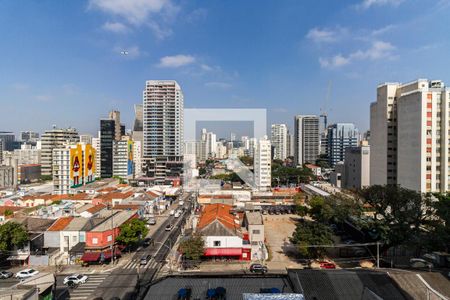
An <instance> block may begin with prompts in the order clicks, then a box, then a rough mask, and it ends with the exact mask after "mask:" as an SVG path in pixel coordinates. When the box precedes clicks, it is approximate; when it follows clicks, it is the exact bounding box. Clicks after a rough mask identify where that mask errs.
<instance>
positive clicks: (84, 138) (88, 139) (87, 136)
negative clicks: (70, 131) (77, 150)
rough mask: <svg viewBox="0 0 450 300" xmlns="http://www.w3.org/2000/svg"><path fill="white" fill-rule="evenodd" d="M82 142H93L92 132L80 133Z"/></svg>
mask: <svg viewBox="0 0 450 300" xmlns="http://www.w3.org/2000/svg"><path fill="white" fill-rule="evenodd" d="M80 143H84V144H92V135H90V134H80Z"/></svg>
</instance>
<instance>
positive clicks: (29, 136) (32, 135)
mask: <svg viewBox="0 0 450 300" xmlns="http://www.w3.org/2000/svg"><path fill="white" fill-rule="evenodd" d="M38 139H39V133H37V132H34V131H21V132H20V140H21V141H22V142H26V143H27V142H36V141H37V140H38Z"/></svg>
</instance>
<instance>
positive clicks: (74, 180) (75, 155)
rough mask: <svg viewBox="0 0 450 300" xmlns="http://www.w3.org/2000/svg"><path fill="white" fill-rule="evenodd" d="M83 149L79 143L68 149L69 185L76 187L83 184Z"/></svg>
mask: <svg viewBox="0 0 450 300" xmlns="http://www.w3.org/2000/svg"><path fill="white" fill-rule="evenodd" d="M82 163H83V149H82V148H81V144H78V145H77V147H76V148H71V149H70V176H69V180H70V187H71V188H76V187H79V186H81V185H83V165H82Z"/></svg>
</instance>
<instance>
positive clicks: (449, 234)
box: [426, 193, 450, 252]
mask: <svg viewBox="0 0 450 300" xmlns="http://www.w3.org/2000/svg"><path fill="white" fill-rule="evenodd" d="M434 196H435V197H436V199H437V201H434V202H433V203H432V206H433V208H434V210H435V214H434V216H435V218H433V220H432V222H431V226H430V228H431V229H430V230H431V232H428V234H426V237H427V248H429V249H430V250H433V251H445V252H450V193H446V194H435V195H434ZM436 217H437V218H436Z"/></svg>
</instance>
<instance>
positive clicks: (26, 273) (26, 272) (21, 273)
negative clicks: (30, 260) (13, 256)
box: [16, 269, 39, 279]
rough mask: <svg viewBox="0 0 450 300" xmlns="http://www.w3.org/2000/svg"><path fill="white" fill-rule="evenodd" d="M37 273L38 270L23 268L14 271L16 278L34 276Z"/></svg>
mask: <svg viewBox="0 0 450 300" xmlns="http://www.w3.org/2000/svg"><path fill="white" fill-rule="evenodd" d="M37 274H39V271H37V270H34V269H25V270H22V271H19V272H17V273H16V278H19V279H25V278H29V277H31V276H35V275H37Z"/></svg>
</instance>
